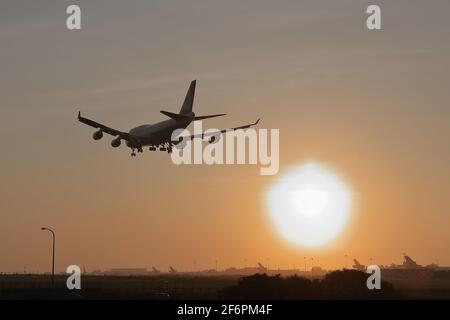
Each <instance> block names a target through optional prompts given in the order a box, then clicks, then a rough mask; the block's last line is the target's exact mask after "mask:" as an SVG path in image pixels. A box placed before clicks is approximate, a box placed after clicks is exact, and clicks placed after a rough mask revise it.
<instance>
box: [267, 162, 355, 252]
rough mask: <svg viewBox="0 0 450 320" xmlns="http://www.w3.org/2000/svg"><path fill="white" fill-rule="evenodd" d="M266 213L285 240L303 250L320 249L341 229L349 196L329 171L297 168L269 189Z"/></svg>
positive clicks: (310, 165)
mask: <svg viewBox="0 0 450 320" xmlns="http://www.w3.org/2000/svg"><path fill="white" fill-rule="evenodd" d="M267 205H268V211H269V215H270V218H271V221H272V222H273V224H274V226H275V227H276V229H277V230H278V231H279V232H280V234H281V235H282V236H283V238H285V239H286V240H288V241H290V242H292V243H294V244H296V245H299V246H305V247H317V246H323V245H325V244H327V243H329V242H330V241H332V240H333V239H335V238H336V237H337V236H338V235H339V234H341V233H342V231H343V230H344V229H345V227H346V225H347V223H348V221H349V218H350V213H351V207H352V194H351V191H350V189H349V188H348V187H347V185H346V184H345V183H344V182H343V180H342V179H341V178H340V177H339V176H338V175H337V174H336V173H334V172H332V171H331V170H329V169H327V168H325V167H323V166H321V165H319V164H316V163H308V164H303V165H300V166H298V167H296V168H294V169H293V170H291V171H289V172H287V173H286V174H285V175H283V176H282V177H281V178H280V179H279V180H278V181H277V182H275V184H274V185H273V186H272V187H271V188H270V190H269V193H268V196H267Z"/></svg>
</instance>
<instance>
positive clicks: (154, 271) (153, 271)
mask: <svg viewBox="0 0 450 320" xmlns="http://www.w3.org/2000/svg"><path fill="white" fill-rule="evenodd" d="M152 269H153V270H152V273H160V272H161V271H159V270H158V269H156V268H155V267H152Z"/></svg>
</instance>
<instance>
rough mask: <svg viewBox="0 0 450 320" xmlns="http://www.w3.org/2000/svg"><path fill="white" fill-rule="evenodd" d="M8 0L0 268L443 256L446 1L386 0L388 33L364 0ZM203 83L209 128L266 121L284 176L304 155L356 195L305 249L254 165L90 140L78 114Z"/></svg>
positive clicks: (102, 114)
mask: <svg viewBox="0 0 450 320" xmlns="http://www.w3.org/2000/svg"><path fill="white" fill-rule="evenodd" d="M28 2H29V1H9V2H6V4H4V5H3V4H2V6H4V10H1V11H0V44H1V48H2V49H1V50H0V96H1V99H2V103H1V105H0V115H1V116H0V132H1V134H2V137H3V146H2V151H3V152H2V156H1V158H0V166H1V168H2V170H1V171H0V174H1V181H2V183H1V185H0V219H1V220H0V221H1V223H0V240H1V241H0V256H1V257H2V259H0V271H2V272H13V271H22V270H23V268H24V266H27V270H29V271H30V270H31V271H47V270H48V268H49V259H50V236H49V234H46V233H44V232H42V231H41V230H40V227H41V226H48V227H53V228H54V229H55V230H56V232H57V269H58V271H62V270H64V269H65V268H66V266H67V265H69V264H77V265H80V266H85V267H86V268H87V270H88V271H89V270H93V269H108V268H112V267H147V268H150V267H151V266H152V265H154V266H156V267H158V268H160V269H162V270H165V269H167V267H168V265H169V264H170V265H173V266H174V267H176V268H177V269H180V270H191V269H193V266H194V261H195V263H196V265H197V268H201V269H203V268H212V267H214V264H215V263H214V261H215V260H216V259H217V260H218V265H219V268H225V267H229V266H242V265H243V264H244V261H245V260H247V263H248V264H252V265H253V264H256V262H257V261H260V262H262V263H263V264H269V266H270V267H278V266H280V267H281V268H291V267H292V266H293V265H294V264H295V265H296V266H297V267H303V257H304V256H308V257H314V260H315V262H316V264H320V265H322V266H323V267H326V268H332V267H342V266H343V264H344V255H345V254H348V255H349V258H353V257H358V258H359V260H360V261H361V262H363V263H368V262H369V258H373V262H374V263H379V264H387V263H391V262H396V263H400V262H401V260H402V256H401V254H402V253H403V252H406V253H408V254H410V255H411V256H412V257H413V258H415V259H416V260H417V262H418V263H419V264H428V263H431V262H433V261H434V259H436V258H439V259H440V263H441V264H447V265H450V256H449V255H448V252H450V233H449V231H448V230H449V226H450V215H449V212H450V202H449V200H448V195H449V191H450V170H449V165H448V164H449V160H450V147H449V144H448V141H449V138H450V127H449V125H448V124H449V119H450V109H449V107H448V101H449V100H450V93H449V90H448V87H449V84H450V75H449V74H450V73H449V71H450V63H449V58H448V57H449V56H450V55H449V53H450V46H449V43H448V41H444V40H445V39H446V38H447V37H448V36H447V33H448V30H449V27H450V21H449V20H448V17H447V16H446V13H448V12H449V10H450V4H449V2H448V1H435V2H433V6H429V4H426V3H424V2H421V1H396V2H395V3H388V2H385V1H380V4H381V6H382V14H383V20H382V21H383V22H382V24H383V30H382V31H379V32H370V31H368V30H367V29H366V28H365V22H364V19H365V16H364V12H365V7H367V5H366V3H365V2H364V1H363V2H360V1H357V2H356V1H340V2H339V4H337V3H335V2H334V1H305V2H299V1H281V3H280V2H279V1H277V2H276V3H275V2H274V1H248V2H245V3H244V4H242V3H241V2H238V1H236V2H234V1H227V2H226V3H225V2H224V3H221V4H219V3H210V2H204V1H194V3H191V4H189V5H187V4H186V3H184V2H170V3H166V2H161V3H159V4H150V3H149V2H148V1H137V0H134V1H129V2H127V4H125V3H124V2H122V1H113V0H111V1H103V2H102V1H96V2H95V3H93V2H89V1H80V4H81V7H82V14H83V17H84V18H83V29H82V30H81V31H78V32H69V31H67V30H66V29H65V24H64V19H65V14H64V12H65V7H66V5H67V4H66V3H64V1H62V2H61V3H58V4H55V2H54V1H42V2H40V3H39V5H38V4H29V3H28ZM192 79H198V84H197V85H198V90H197V96H196V101H195V106H194V108H195V111H196V112H197V113H198V114H214V113H221V112H226V113H228V116H227V117H225V118H221V119H214V120H210V121H209V122H208V124H209V125H210V126H211V127H226V126H229V125H230V126H231V125H240V124H243V123H247V122H248V121H253V120H255V119H256V118H258V117H261V118H262V121H261V123H260V127H261V128H279V129H280V174H282V173H283V172H284V171H285V170H287V169H288V168H290V167H291V166H294V165H296V164H300V163H303V162H305V161H310V160H314V161H317V162H319V163H323V164H325V165H328V166H330V167H332V168H334V169H335V170H336V171H337V172H338V173H339V174H340V175H342V176H343V177H345V179H346V181H347V182H348V183H349V184H350V185H351V187H352V189H353V190H354V191H355V199H356V204H355V208H354V212H353V214H352V223H351V225H350V226H349V227H348V228H347V230H346V232H345V233H344V234H343V235H342V237H340V238H339V239H338V240H337V241H336V242H335V243H333V244H331V245H330V246H327V247H324V248H322V249H320V250H319V249H315V250H306V249H303V248H297V247H294V246H291V245H289V244H287V243H286V242H284V241H283V240H281V238H280V237H279V235H277V234H276V232H274V231H273V228H272V227H271V226H270V225H269V224H268V219H267V212H266V208H265V195H266V190H267V189H268V188H269V187H270V185H271V183H272V182H274V181H276V179H277V178H278V177H279V176H265V177H263V176H260V175H259V167H257V166H250V165H244V166H212V167H208V166H180V167H177V166H174V165H173V164H172V163H171V161H170V158H169V157H168V156H167V154H162V153H161V154H159V153H148V152H146V153H145V154H144V155H143V156H139V157H137V158H136V159H132V158H131V157H130V156H129V151H128V150H126V148H125V147H121V148H120V149H119V150H113V149H112V148H111V147H110V145H109V142H110V139H109V138H104V139H103V140H101V141H100V142H95V141H93V140H92V138H91V135H92V130H90V129H89V128H88V127H86V126H83V125H82V124H80V123H78V122H77V121H76V114H77V111H78V110H82V112H83V114H85V115H86V116H88V117H91V118H94V119H97V120H99V121H101V122H104V123H105V124H108V125H111V126H113V127H115V128H117V129H121V130H128V129H129V128H131V127H133V126H135V125H138V124H143V123H152V122H156V121H160V120H162V119H163V118H164V117H163V116H162V115H160V114H159V110H162V109H165V110H171V111H177V110H178V109H179V107H180V105H181V102H182V99H183V97H184V94H185V91H186V89H187V86H188V84H189V82H190V81H191V80H192Z"/></svg>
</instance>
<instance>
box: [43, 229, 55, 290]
mask: <svg viewBox="0 0 450 320" xmlns="http://www.w3.org/2000/svg"><path fill="white" fill-rule="evenodd" d="M41 230H47V231H50V232H51V233H52V236H53V252H52V288H54V287H55V232H54V231H53V230H52V229H50V228H44V227H42V228H41Z"/></svg>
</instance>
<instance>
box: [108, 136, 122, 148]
mask: <svg viewBox="0 0 450 320" xmlns="http://www.w3.org/2000/svg"><path fill="white" fill-rule="evenodd" d="M121 143H122V140H121V139H120V137H117V138H115V139H114V140H113V141H111V146H112V147H113V148H117V147H119V146H120V144H121Z"/></svg>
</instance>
